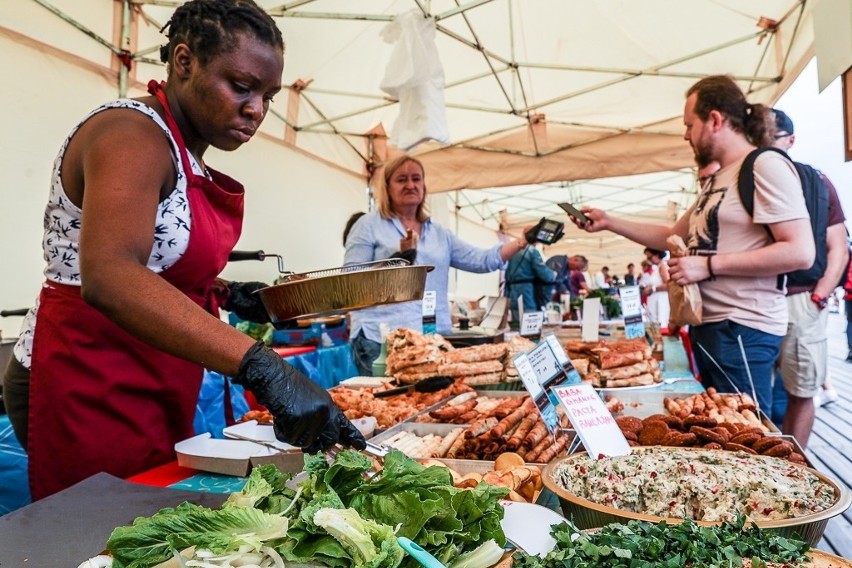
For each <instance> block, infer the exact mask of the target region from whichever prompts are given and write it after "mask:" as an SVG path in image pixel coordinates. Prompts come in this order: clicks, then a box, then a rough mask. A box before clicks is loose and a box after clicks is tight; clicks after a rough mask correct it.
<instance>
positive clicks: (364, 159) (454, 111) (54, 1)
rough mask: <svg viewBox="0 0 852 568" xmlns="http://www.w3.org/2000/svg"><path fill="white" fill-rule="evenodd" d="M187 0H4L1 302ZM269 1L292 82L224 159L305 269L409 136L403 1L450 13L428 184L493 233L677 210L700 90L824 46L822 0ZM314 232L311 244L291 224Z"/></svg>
mask: <svg viewBox="0 0 852 568" xmlns="http://www.w3.org/2000/svg"><path fill="white" fill-rule="evenodd" d="M180 3H181V2H177V1H171V0H4V2H3V8H2V10H0V49H2V52H3V54H4V55H3V57H2V58H0V61H2V63H0V65H2V69H3V71H4V76H5V77H6V81H7V84H6V87H5V88H4V89H2V90H0V100H2V101H3V102H4V103H5V108H7V109H10V111H11V112H10V113H9V116H8V117H7V128H6V132H7V136H5V137H3V139H2V141H0V171H2V172H3V174H2V175H3V180H4V183H3V186H2V187H3V189H2V190H0V191H3V196H4V197H3V200H4V203H14V207H4V208H2V209H3V211H0V231H2V232H0V243H2V244H0V247H2V248H0V250H2V252H3V258H4V265H5V266H11V267H13V270H15V271H17V272H20V273H22V274H24V276H23V277H22V281H24V282H25V284H22V285H21V288H20V289H16V288H15V287H14V286H12V290H13V291H12V292H11V293H8V295H7V292H6V291H4V292H3V294H2V297H0V306H2V307H4V308H12V307H17V306H16V304H18V303H22V304H23V305H28V304H29V303H30V302H31V300H30V299H29V298H30V297H31V295H32V290H34V289H35V286H34V283H37V282H38V280H39V279H40V277H39V276H38V271H39V270H40V266H39V265H40V262H38V260H39V259H40V253H39V251H38V245H39V242H40V226H39V220H40V217H41V208H42V207H43V204H44V196H45V193H46V189H47V187H48V185H47V184H48V181H49V178H48V175H49V167H50V166H49V164H50V163H51V162H52V160H53V157H54V156H55V152H56V150H57V148H58V147H59V144H60V143H61V141H62V139H63V137H64V136H65V135H66V134H67V132H68V130H69V129H70V128H71V127H72V126H73V125H74V124H75V123H76V121H77V120H78V119H79V118H80V117H81V116H83V115H84V114H85V112H87V111H88V110H90V109H91V108H94V107H95V106H97V104H100V103H101V102H103V101H104V100H108V99H110V98H114V97H115V96H117V95H123V94H125V93H126V94H127V95H128V96H138V95H140V94H142V93H143V89H144V83H145V82H146V81H147V80H148V79H150V78H156V79H162V78H164V76H165V73H164V69H163V67H162V66H161V65H160V64H159V62H158V61H157V59H158V57H157V56H158V51H159V46H160V45H161V44H162V43H164V38H163V36H162V35H161V34H160V33H159V29H160V27H162V25H163V24H164V23H165V22H166V21H167V20H168V17H169V15H170V13H171V12H172V11H173V9H174V8H175V6H177V5H179V4H180ZM259 3H260V4H261V5H262V6H263V7H264V8H266V9H267V10H268V11H269V12H270V13H271V14H272V15H273V16H274V17H275V19H276V21H277V22H278V24H279V26H280V28H281V29H282V31H283V34H284V38H285V41H286V44H287V47H286V57H285V69H284V83H285V85H286V86H287V89H286V90H285V91H284V92H282V93H281V94H280V95H279V96H278V97H276V100H275V102H274V103H273V105H272V111H271V113H270V115H269V116H268V117H267V120H266V122H265V123H264V125H263V127H262V134H261V136H259V137H258V138H259V139H260V140H256V141H253V142H252V143H251V144H249V145H247V146H246V148H244V149H241V150H240V151H239V152H237V153H235V154H234V155H227V154H223V153H219V154H217V155H216V156H215V163H216V164H217V165H220V166H222V167H223V169H226V170H227V171H228V172H229V173H233V174H234V175H235V177H238V178H239V179H242V180H244V181H246V182H247V185H248V186H249V187H258V186H260V187H262V188H263V189H262V192H263V194H262V195H263V197H262V199H259V198H258V199H257V200H256V201H251V199H255V198H254V197H252V195H258V194H257V193H255V194H252V195H250V196H249V197H250V201H249V203H248V209H247V216H248V217H247V224H246V230H245V233H244V237H243V240H241V242H240V247H241V248H266V249H267V250H268V251H270V252H280V253H282V254H284V255H285V258H287V259H289V260H290V263H289V264H290V265H291V266H296V267H297V268H299V269H313V268H322V267H324V266H334V265H336V264H339V262H340V259H341V258H342V256H341V249H340V244H339V234H340V233H339V231H340V230H341V228H342V226H343V223H344V221H345V219H346V218H347V217H348V215H349V214H350V213H351V212H352V211H355V210H358V209H364V208H365V207H366V205H365V203H366V201H365V191H364V189H365V187H366V185H367V182H368V180H369V178H370V175H371V173H374V172H375V171H377V169H378V168H380V167H381V166H382V163H383V161H384V160H386V159H387V157H388V156H389V155H390V156H392V155H393V154H394V153H395V152H397V150H395V149H394V148H393V147H389V142H388V140H387V137H386V136H385V135H384V133H385V132H390V131H391V129H392V127H393V124H394V122H395V121H396V119H397V117H398V115H399V104H398V102H397V101H396V100H394V99H391V98H389V97H388V96H387V95H386V94H385V93H384V92H383V91H382V90H381V89H380V86H379V85H380V83H381V80H382V77H383V76H384V74H385V68H386V64H387V62H388V60H389V58H390V55H391V52H392V49H393V47H392V46H391V45H389V44H387V43H385V42H384V41H383V40H382V37H381V35H380V33H381V31H382V29H383V28H384V27H385V26H387V25H388V23H389V22H391V21H392V20H393V19H394V17H395V16H396V15H398V14H402V13H406V12H409V11H411V10H415V11H416V12H417V13H418V14H421V15H422V16H423V17H428V18H433V19H434V22H435V26H436V29H435V31H436V34H435V45H436V47H437V52H438V57H439V59H440V62H441V64H442V66H443V70H444V75H445V85H446V87H445V91H444V99H445V103H446V118H447V123H448V126H449V135H450V140H449V142H448V143H446V144H438V143H435V142H429V143H425V144H422V145H419V146H417V147H416V148H414V150H413V151H412V153H414V154H416V155H417V156H418V157H419V158H420V159H422V160H423V161H424V162H425V164H426V168H427V182H428V187H429V191H430V192H432V193H439V192H447V191H451V190H464V191H462V192H460V193H457V194H455V195H453V196H452V197H450V200H449V201H450V205H451V208H450V209H451V210H456V211H460V212H461V215H462V216H463V217H466V218H467V219H468V220H472V221H474V222H475V223H469V222H468V221H465V220H464V219H462V220H459V221H457V222H458V223H459V224H458V227H459V230H460V231H462V232H463V234H462V237H463V238H468V239H470V240H473V241H474V242H483V244H484V243H488V242H493V239H494V237H493V231H494V229H496V228H497V219H498V218H500V215H505V216H506V217H504V221H506V220H508V222H510V223H512V224H513V225H515V227H517V225H522V224H524V223H526V222H528V220H529V219H530V218H532V217H534V218H538V217H540V216H542V215H545V214H548V212H552V214H557V212H558V211H559V210H558V209H553V208H552V205H549V204H552V203H554V202H555V201H564V200H571V201H575V202H578V203H579V202H582V203H594V204H597V205H603V206H606V207H607V208H614V209H615V210H616V211H619V212H622V213H624V214H637V215H644V216H648V215H650V216H652V217H654V216H656V217H660V216H666V215H669V214H671V213H672V211H674V212H676V211H677V210H679V209H678V208H682V207H683V205H684V204H685V202H688V200H689V199H690V195H689V194H690V192H691V191H693V190H694V183H693V181H692V177H691V170H690V169H689V168H690V167H691V166H692V156H691V152H690V151H689V148H688V145H687V144H686V143H685V142H684V141H683V140H682V138H681V137H682V132H683V127H682V122H681V114H682V108H683V100H684V92H685V91H686V89H687V88H688V87H689V86H690V85H691V84H693V83H694V82H695V81H696V80H698V79H699V78H701V77H703V76H706V75H709V74H718V73H728V74H731V75H733V76H734V77H735V78H737V79H738V81H739V82H740V84H741V86H742V87H743V89H744V90H746V91H747V92H748V93H749V98H750V100H751V101H752V102H764V103H769V104H771V103H772V102H774V101H776V100H777V99H778V97H780V95H781V93H782V92H783V91H784V89H786V88H787V86H789V84H790V83H791V82H792V81H793V79H795V77H796V76H797V75H798V73H799V72H800V71H801V69H802V68H803V67H804V65H805V64H806V62H807V61H808V60H809V59H810V58H811V57H812V56H813V31H812V23H811V19H812V18H811V7H812V4H813V2H812V1H806V0H749V1H748V2H741V1H739V0H689V1H687V2H685V1H683V0H644V1H642V2H635V1H630V0H602V1H594V2H589V1H579V0H526V1H523V0H452V1H451V0H431V1H430V0H359V1H357V2H352V1H351V0H350V1H347V0H293V1H291V2H289V3H286V4H281V3H280V0H279V2H276V1H274V0H260V1H259ZM125 63H126V64H127V65H125ZM654 172H657V173H654ZM660 172H662V173H660ZM672 172H674V173H672ZM636 174H643V176H641V177H640V178H636V177H629V178H628V177H626V176H635V175H636ZM602 178H606V179H602ZM588 180H595V181H594V182H592V181H588ZM519 185H525V187H523V188H517V187H515V188H513V189H500V190H497V189H481V188H495V187H506V186H519ZM628 187H629V189H625V188H628ZM474 189H476V190H477V191H471V190H474ZM640 189H641V190H640ZM255 191H258V190H255ZM250 194H251V192H250ZM604 197H605V198H606V199H604ZM598 199H600V201H596V200H598ZM670 201H672V202H674V203H675V205H670V204H669V202H670ZM456 206H457V207H458V208H456ZM434 209H435V213H436V216H438V218H439V220H440V219H441V214H443V215H444V217H446V212H442V211H438V210H437V209H438V208H434ZM501 210H505V211H504V212H501ZM270 211H274V215H270ZM305 211H312V212H313V211H316V214H315V215H313V216H306V215H305V214H304V213H305ZM310 217H313V218H310ZM318 219H322V220H323V222H322V228H323V229H324V230H323V231H317V225H318V222H317V220H318ZM476 224H479V226H480V227H483V226H484V227H487V229H477V228H476V227H475V226H474V225H476ZM310 231H313V233H311V234H312V238H313V239H314V244H313V245H312V246H311V247H310V250H305V248H304V247H303V246H300V243H298V242H293V241H294V239H293V235H294V234H298V235H303V234H306V233H308V232H310ZM464 231H467V233H466V234H465V233H464ZM489 235H490V236H489ZM606 238H609V237H601V236H595V239H598V240H600V239H606ZM297 240H298V239H297ZM273 249H275V250H273ZM318 251H320V252H318ZM25 290H26V291H25Z"/></svg>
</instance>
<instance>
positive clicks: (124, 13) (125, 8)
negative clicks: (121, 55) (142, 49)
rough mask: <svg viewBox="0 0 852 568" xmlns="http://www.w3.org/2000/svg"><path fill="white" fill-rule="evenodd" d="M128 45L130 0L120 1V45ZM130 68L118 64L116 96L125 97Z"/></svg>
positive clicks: (123, 46)
mask: <svg viewBox="0 0 852 568" xmlns="http://www.w3.org/2000/svg"><path fill="white" fill-rule="evenodd" d="M129 45H130V0H122V1H121V46H122V48H123V49H126V48H127V46H129ZM129 73H130V68H129V67H128V66H127V65H124V64H123V63H122V64H120V65H119V66H118V97H119V98H122V99H123V98H125V97H127V76H128V74H129Z"/></svg>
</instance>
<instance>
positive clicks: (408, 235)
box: [344, 155, 527, 376]
mask: <svg viewBox="0 0 852 568" xmlns="http://www.w3.org/2000/svg"><path fill="white" fill-rule="evenodd" d="M383 179H384V184H380V187H377V188H375V197H376V208H377V210H376V211H373V212H371V213H368V214H367V215H364V216H363V217H361V218H360V219H359V220H358V221H357V222H356V223H355V225H354V226H353V227H352V231H351V232H350V233H349V237H348V238H347V239H346V255H345V257H344V264H354V263H359V262H368V261H372V260H381V259H386V258H389V257H391V256H393V255H394V254H396V253H399V251H400V248H403V249H408V248H416V251H417V254H416V262H417V264H425V265H431V266H434V267H435V270H433V271H432V272H430V273H428V275H427V276H426V289H425V292H424V298H432V299H434V305H435V313H434V317H435V323H436V330H437V332H438V333H442V334H445V333H449V332H450V331H451V330H452V323H451V320H450V307H449V301H448V299H447V281H448V279H449V270H450V267H452V268H459V269H461V270H466V271H468V272H491V271H494V270H498V269H500V268H503V267H504V265H505V263H506V261H507V260H509V259H510V258H511V257H512V256H514V255H515V254H517V253H518V252H520V251H521V250H523V249H524V247H526V245H527V242H526V240H523V239H517V240H513V241H509V242H507V243H504V244H498V245H495V246H494V247H492V248H490V249H481V248H477V247H474V246H471V245H469V244H467V243H465V242H464V241H462V240H461V239H459V238H458V237H456V236H455V235H454V234H453V233H451V232H450V231H449V230H447V229H445V228H444V227H442V226H441V225H438V224H437V223H435V222H433V221H432V220H431V219H430V218H429V212H428V210H427V206H426V202H425V200H426V173H425V170H424V168H423V164H422V163H421V162H420V161H419V160H417V159H415V158H412V157H410V156H405V155H404V156H400V157H399V158H397V159H395V160H393V161H392V162H390V163H388V164H387V165H386V166H385V170H384V178H383ZM424 304H426V302H404V303H401V304H393V305H389V306H378V307H375V308H369V309H366V310H359V311H355V312H352V314H351V316H352V337H353V339H352V353H353V357H354V358H355V365H356V366H357V367H358V371H359V372H360V373H361V374H362V375H365V376H370V375H372V364H373V361H375V360H376V358H377V357H378V356H379V350H380V348H381V341H382V337H381V335H380V333H379V325H380V324H382V323H385V324H387V325H388V329H391V330H392V329H396V328H398V327H407V328H410V329H414V330H418V331H419V330H420V329H421V328H422V325H423V317H424V313H423V305H424ZM429 315H431V314H427V317H428V316H429Z"/></svg>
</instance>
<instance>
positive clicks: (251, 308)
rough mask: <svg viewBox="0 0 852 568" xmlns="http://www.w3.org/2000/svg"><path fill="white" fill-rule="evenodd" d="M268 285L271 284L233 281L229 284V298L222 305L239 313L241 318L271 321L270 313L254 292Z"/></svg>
mask: <svg viewBox="0 0 852 568" xmlns="http://www.w3.org/2000/svg"><path fill="white" fill-rule="evenodd" d="M267 286H269V284H264V283H263V282H231V283H230V284H228V300H227V301H226V302H225V305H224V306H222V307H223V308H225V309H226V310H228V311H229V312H233V313H235V314H237V317H238V318H240V319H241V320H245V321H250V322H254V323H269V322H270V320H269V314H268V313H267V312H266V308H264V307H263V302H261V301H260V296H258V295H257V294H254V293H253V292H256V291H257V290H260V289H261V288H266V287H267Z"/></svg>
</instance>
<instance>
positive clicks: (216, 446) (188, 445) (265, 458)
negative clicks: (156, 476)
mask: <svg viewBox="0 0 852 568" xmlns="http://www.w3.org/2000/svg"><path fill="white" fill-rule="evenodd" d="M175 452H176V453H177V462H178V465H180V466H182V467H189V468H192V469H199V470H202V471H210V472H213V473H221V474H224V475H232V476H235V477H245V476H247V475H248V474H249V472H251V469H252V468H253V467H255V466H258V465H262V464H267V463H272V464H275V465H277V466H278V468H279V469H280V470H281V471H286V472H291V473H298V472H300V471H302V469H303V468H304V457H303V455H302V451H301V450H299V449H295V450H293V451H288V450H279V449H274V448H271V447H268V446H263V445H261V444H258V443H256V442H250V441H247V440H221V439H217V438H213V437H211V436H210V434H209V433H204V434H199V435H198V436H195V437H193V438H189V439H187V440H183V441H181V442H178V443H177V444H175Z"/></svg>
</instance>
